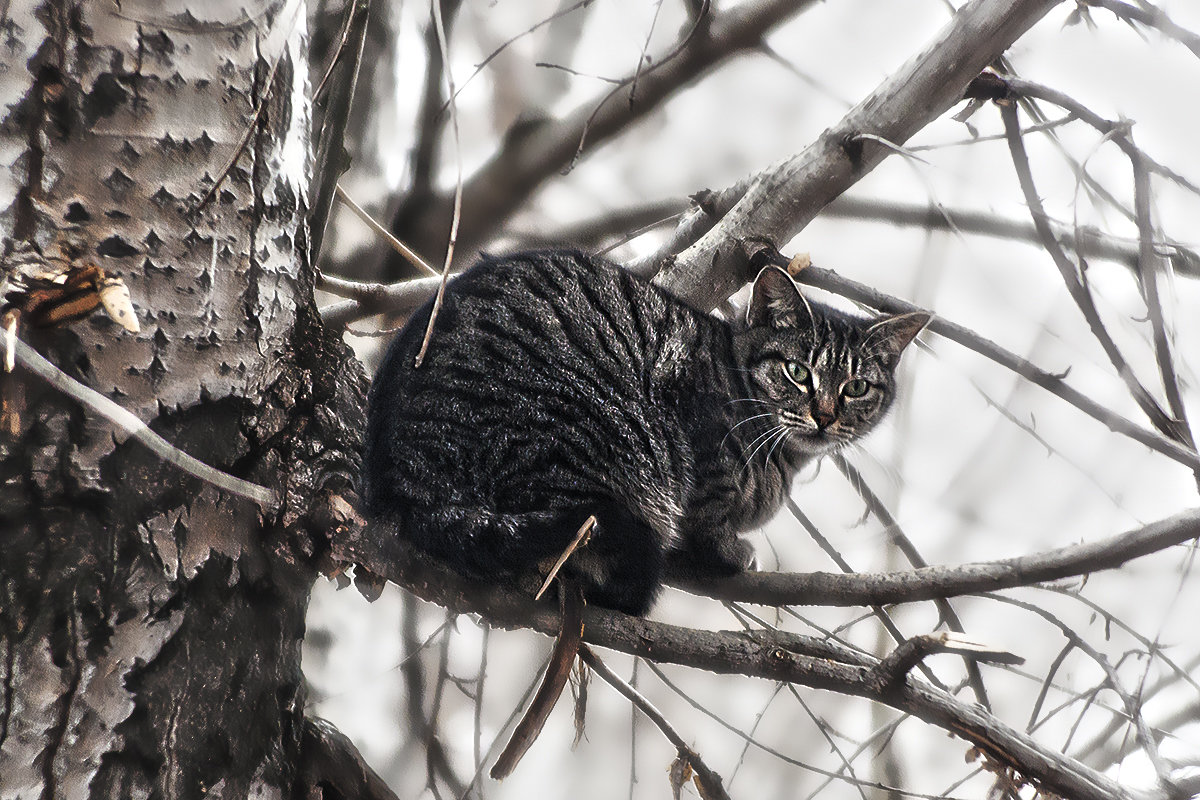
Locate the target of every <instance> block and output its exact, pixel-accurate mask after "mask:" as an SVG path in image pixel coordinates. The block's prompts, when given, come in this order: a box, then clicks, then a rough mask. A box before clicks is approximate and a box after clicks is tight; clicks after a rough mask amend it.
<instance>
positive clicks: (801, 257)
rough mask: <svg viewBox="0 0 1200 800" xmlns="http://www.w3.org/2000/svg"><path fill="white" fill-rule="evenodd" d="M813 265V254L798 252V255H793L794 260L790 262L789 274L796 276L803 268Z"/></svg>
mask: <svg viewBox="0 0 1200 800" xmlns="http://www.w3.org/2000/svg"><path fill="white" fill-rule="evenodd" d="M811 266H812V256H810V255H809V254H808V253H796V255H794V256H792V260H791V261H789V262H788V266H787V271H788V275H791V276H792V277H793V278H794V277H796V276H797V275H799V274H800V272H801V271H802V270H805V269H808V268H809V267H811Z"/></svg>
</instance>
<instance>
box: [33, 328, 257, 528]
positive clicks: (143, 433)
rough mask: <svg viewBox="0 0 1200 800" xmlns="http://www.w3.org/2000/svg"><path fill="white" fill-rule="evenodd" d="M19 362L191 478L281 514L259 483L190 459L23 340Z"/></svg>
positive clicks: (138, 420)
mask: <svg viewBox="0 0 1200 800" xmlns="http://www.w3.org/2000/svg"><path fill="white" fill-rule="evenodd" d="M12 344H13V350H14V352H15V353H16V360H17V361H18V362H20V363H21V365H22V366H24V367H25V368H26V369H28V370H29V371H30V372H32V373H34V374H35V375H37V376H38V377H39V378H42V379H43V380H45V381H46V382H47V383H49V384H50V385H51V386H53V387H54V388H56V389H58V390H59V391H60V392H62V393H63V394H66V395H68V396H69V397H71V398H72V399H74V400H77V401H78V402H79V403H81V404H82V405H84V406H85V407H87V408H89V409H90V410H92V411H94V412H96V413H97V414H99V415H100V416H102V417H104V418H105V419H107V420H108V421H109V422H111V423H113V424H114V425H116V426H117V427H119V428H120V429H121V430H123V431H125V432H126V433H127V434H129V435H130V436H132V437H133V438H135V439H137V440H138V441H139V442H141V443H142V444H144V445H145V446H146V447H149V448H150V450H152V451H153V452H154V454H155V455H157V456H158V457H159V458H161V459H162V460H163V461H166V462H167V463H169V464H173V465H175V466H176V467H178V468H179V469H181V470H183V471H184V472H186V473H187V474H189V475H191V476H192V477H195V478H199V479H200V480H202V481H204V482H205V483H209V484H212V485H213V486H215V487H217V488H218V489H220V490H222V491H225V492H229V493H230V494H234V495H237V496H238V497H244V498H246V499H247V500H252V501H253V502H255V503H257V504H258V505H259V506H260V507H261V508H262V509H263V510H264V511H272V512H273V511H278V510H279V508H280V498H279V496H278V495H277V494H276V493H275V492H273V491H272V490H270V489H268V488H266V487H265V486H259V485H258V484H257V483H251V482H250V481H246V480H242V479H241V478H235V477H234V476H233V475H230V474H229V473H227V472H222V471H221V470H219V469H216V468H214V467H210V466H209V465H208V464H205V463H204V462H202V461H200V460H198V459H196V458H194V457H192V456H190V455H188V454H187V453H185V452H183V451H182V450H180V449H179V448H178V447H176V446H175V445H173V444H171V443H170V442H168V441H167V440H166V439H164V438H163V437H161V436H159V435H158V434H157V433H155V432H154V431H152V430H150V428H149V427H147V426H146V423H144V422H142V421H141V420H140V419H138V418H137V417H136V416H135V415H134V414H133V413H132V412H130V411H127V410H126V409H124V408H122V407H121V406H119V405H117V404H116V403H114V402H113V401H112V400H109V399H108V398H107V397H105V396H104V395H102V394H100V393H99V392H97V391H96V390H94V389H91V388H89V387H87V386H84V385H83V384H82V383H80V382H79V381H77V380H75V379H74V378H72V377H71V376H70V375H67V374H66V373H65V372H63V371H62V370H61V369H59V368H58V367H56V366H55V365H54V364H51V363H50V362H49V361H47V360H46V359H45V358H44V357H43V356H42V354H41V353H39V352H38V351H36V350H34V349H33V348H32V347H30V346H29V345H27V344H25V342H23V341H21V340H20V339H14V340H12Z"/></svg>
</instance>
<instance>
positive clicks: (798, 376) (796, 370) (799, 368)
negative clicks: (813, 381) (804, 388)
mask: <svg viewBox="0 0 1200 800" xmlns="http://www.w3.org/2000/svg"><path fill="white" fill-rule="evenodd" d="M784 368H785V369H786V370H787V374H788V375H789V376H790V377H791V379H792V380H794V381H795V382H796V383H804V382H805V381H806V380H808V367H806V366H804V365H803V364H801V363H800V362H799V361H787V362H785V363H784Z"/></svg>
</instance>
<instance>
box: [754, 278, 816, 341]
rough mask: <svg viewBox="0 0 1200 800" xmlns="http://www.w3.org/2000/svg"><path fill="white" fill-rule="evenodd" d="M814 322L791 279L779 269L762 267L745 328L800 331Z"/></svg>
mask: <svg viewBox="0 0 1200 800" xmlns="http://www.w3.org/2000/svg"><path fill="white" fill-rule="evenodd" d="M811 320H812V315H811V313H810V312H809V310H808V303H807V302H805V300H804V298H803V297H802V296H801V295H800V289H799V287H797V286H796V282H795V281H793V280H792V276H791V275H788V274H787V273H786V272H784V271H783V270H781V269H780V268H779V267H774V266H772V267H763V270H762V272H760V273H758V277H757V278H755V279H754V288H753V289H752V290H751V292H750V305H749V306H748V307H747V308H746V324H747V325H749V326H751V327H758V326H764V325H765V326H770V327H772V328H798V327H800V326H801V325H807V324H808V323H809V322H810V321H811Z"/></svg>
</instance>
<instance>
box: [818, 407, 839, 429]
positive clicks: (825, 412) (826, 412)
mask: <svg viewBox="0 0 1200 800" xmlns="http://www.w3.org/2000/svg"><path fill="white" fill-rule="evenodd" d="M835 419H837V413H836V412H835V411H834V410H833V409H832V408H816V409H814V410H813V421H814V422H816V423H817V427H818V428H819V429H821V430H824V429H826V428H828V427H829V426H830V425H832V424H833V421H834V420H835Z"/></svg>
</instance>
